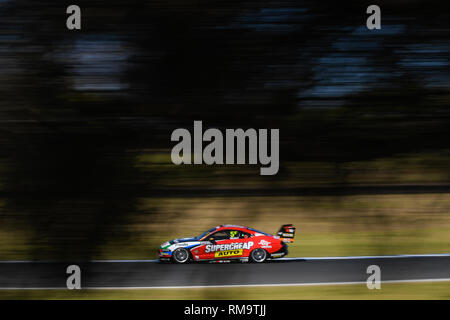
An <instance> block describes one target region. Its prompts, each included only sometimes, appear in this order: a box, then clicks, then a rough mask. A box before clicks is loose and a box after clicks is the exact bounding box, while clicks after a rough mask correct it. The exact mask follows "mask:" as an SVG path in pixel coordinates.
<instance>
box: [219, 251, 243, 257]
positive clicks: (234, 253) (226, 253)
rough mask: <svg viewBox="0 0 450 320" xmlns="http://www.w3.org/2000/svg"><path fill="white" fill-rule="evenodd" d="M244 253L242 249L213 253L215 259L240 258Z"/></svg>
mask: <svg viewBox="0 0 450 320" xmlns="http://www.w3.org/2000/svg"><path fill="white" fill-rule="evenodd" d="M243 252H244V250H243V249H237V250H228V251H218V252H216V253H214V257H215V258H225V257H231V256H240V255H242V253H243Z"/></svg>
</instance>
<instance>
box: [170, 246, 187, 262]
mask: <svg viewBox="0 0 450 320" xmlns="http://www.w3.org/2000/svg"><path fill="white" fill-rule="evenodd" d="M172 260H173V262H175V263H186V262H188V261H189V251H187V250H186V249H185V248H178V249H176V250H175V251H174V252H173V254H172Z"/></svg>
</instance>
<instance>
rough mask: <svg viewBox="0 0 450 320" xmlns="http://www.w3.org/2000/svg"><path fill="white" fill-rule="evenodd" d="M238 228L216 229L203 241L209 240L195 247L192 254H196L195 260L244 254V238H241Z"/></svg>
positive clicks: (237, 256) (218, 258)
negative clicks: (199, 246) (200, 246)
mask: <svg viewBox="0 0 450 320" xmlns="http://www.w3.org/2000/svg"><path fill="white" fill-rule="evenodd" d="M241 237H242V235H241V233H240V231H239V230H233V229H224V230H219V231H216V232H214V233H212V234H210V235H208V236H207V237H205V239H204V241H209V243H208V244H206V245H204V246H202V248H198V249H195V250H194V251H193V255H194V257H195V256H198V259H196V260H222V259H230V258H239V257H242V255H243V254H244V251H243V247H244V243H245V242H246V239H244V238H241Z"/></svg>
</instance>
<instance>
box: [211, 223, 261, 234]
mask: <svg viewBox="0 0 450 320" xmlns="http://www.w3.org/2000/svg"><path fill="white" fill-rule="evenodd" d="M222 229H240V230H241V231H245V232H249V233H252V234H255V233H261V234H264V235H270V234H268V233H266V232H262V231H259V230H256V229H253V228H249V227H244V226H239V225H235V224H224V225H220V226H218V227H216V230H215V231H218V230H222Z"/></svg>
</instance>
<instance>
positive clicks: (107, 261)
mask: <svg viewBox="0 0 450 320" xmlns="http://www.w3.org/2000/svg"><path fill="white" fill-rule="evenodd" d="M433 257H450V253H431V254H398V255H386V256H348V257H345V256H344V257H292V258H277V259H270V260H271V261H304V260H310V261H314V260H360V259H392V258H433ZM155 262H159V260H157V259H156V260H155V259H154V260H91V261H81V262H80V263H155ZM0 263H69V262H68V261H49V260H4V261H1V260H0Z"/></svg>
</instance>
